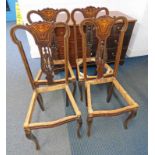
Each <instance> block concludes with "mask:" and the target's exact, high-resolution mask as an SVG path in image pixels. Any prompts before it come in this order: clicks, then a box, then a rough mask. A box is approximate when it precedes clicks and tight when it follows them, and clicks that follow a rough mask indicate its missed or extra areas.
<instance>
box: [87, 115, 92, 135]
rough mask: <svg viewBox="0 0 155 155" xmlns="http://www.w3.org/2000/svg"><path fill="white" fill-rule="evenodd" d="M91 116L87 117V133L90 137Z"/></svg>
mask: <svg viewBox="0 0 155 155" xmlns="http://www.w3.org/2000/svg"><path fill="white" fill-rule="evenodd" d="M92 123H93V117H89V116H88V117H87V135H88V137H90V135H91V129H92Z"/></svg>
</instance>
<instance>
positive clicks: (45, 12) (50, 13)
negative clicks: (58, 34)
mask: <svg viewBox="0 0 155 155" xmlns="http://www.w3.org/2000/svg"><path fill="white" fill-rule="evenodd" d="M61 12H65V13H66V15H67V19H66V21H65V22H66V23H68V22H69V20H70V14H69V12H68V10H66V9H53V8H45V9H42V10H31V11H29V12H28V14H27V20H28V22H29V23H32V22H33V21H32V19H31V15H32V14H37V15H39V16H40V17H41V18H42V19H43V21H47V22H55V21H56V18H57V16H58V14H59V13H61Z"/></svg>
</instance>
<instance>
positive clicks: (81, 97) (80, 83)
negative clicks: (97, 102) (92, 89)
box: [78, 81, 83, 101]
mask: <svg viewBox="0 0 155 155" xmlns="http://www.w3.org/2000/svg"><path fill="white" fill-rule="evenodd" d="M78 86H79V90H80V100H81V101H83V94H82V82H80V81H78Z"/></svg>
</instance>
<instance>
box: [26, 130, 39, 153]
mask: <svg viewBox="0 0 155 155" xmlns="http://www.w3.org/2000/svg"><path fill="white" fill-rule="evenodd" d="M25 135H26V137H27V138H28V139H29V140H32V141H33V142H34V143H35V146H36V150H40V145H39V142H38V140H37V138H36V137H35V136H34V135H33V134H32V132H31V130H29V129H28V130H25Z"/></svg>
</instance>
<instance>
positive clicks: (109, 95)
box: [107, 83, 114, 103]
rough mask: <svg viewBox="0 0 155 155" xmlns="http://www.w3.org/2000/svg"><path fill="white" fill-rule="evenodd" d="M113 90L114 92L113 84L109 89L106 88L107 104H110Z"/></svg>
mask: <svg viewBox="0 0 155 155" xmlns="http://www.w3.org/2000/svg"><path fill="white" fill-rule="evenodd" d="M113 90H114V84H113V83H112V84H111V85H110V86H109V88H108V91H107V93H108V94H107V102H108V103H109V102H110V99H111V96H112V93H113Z"/></svg>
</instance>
